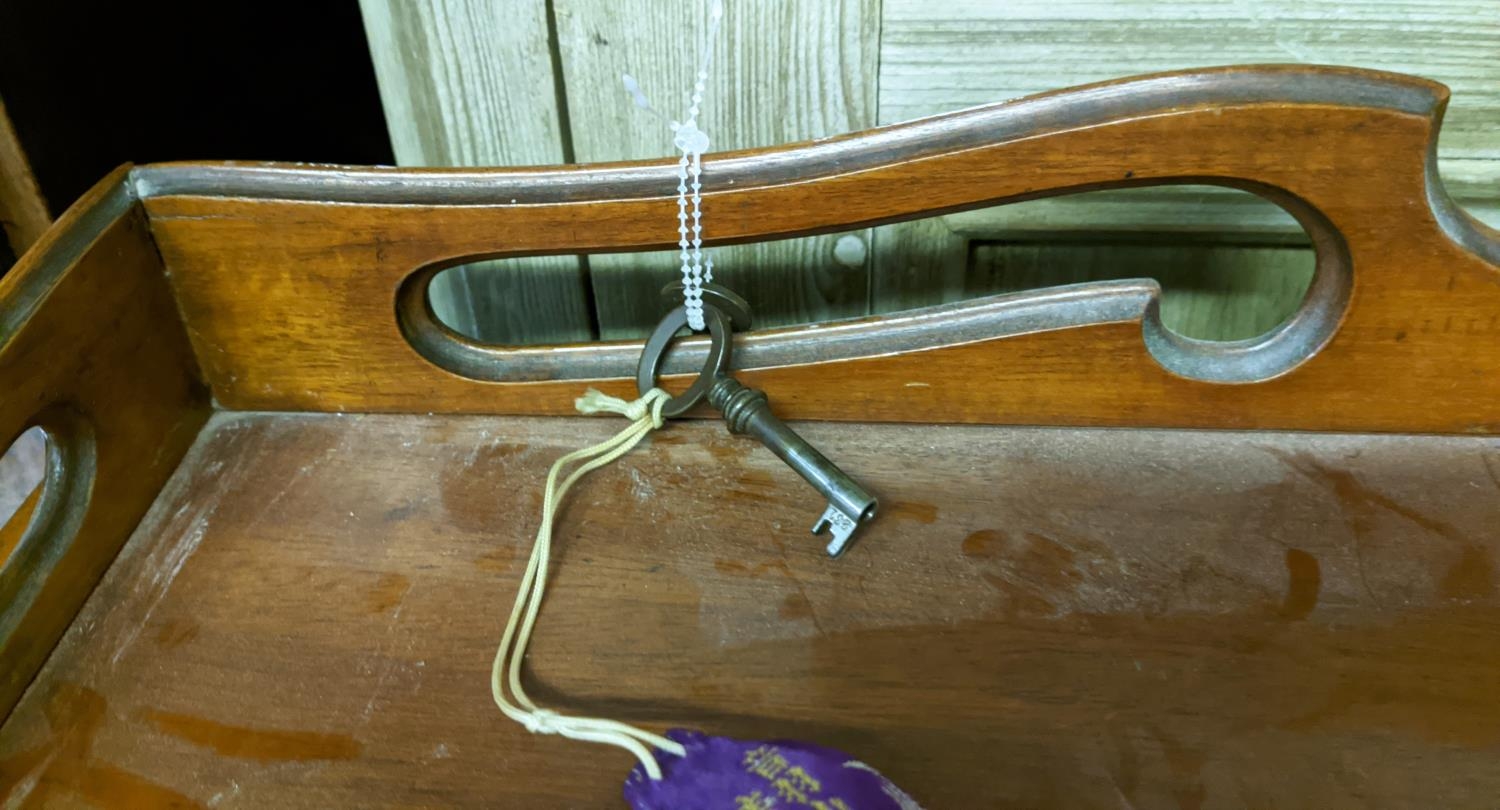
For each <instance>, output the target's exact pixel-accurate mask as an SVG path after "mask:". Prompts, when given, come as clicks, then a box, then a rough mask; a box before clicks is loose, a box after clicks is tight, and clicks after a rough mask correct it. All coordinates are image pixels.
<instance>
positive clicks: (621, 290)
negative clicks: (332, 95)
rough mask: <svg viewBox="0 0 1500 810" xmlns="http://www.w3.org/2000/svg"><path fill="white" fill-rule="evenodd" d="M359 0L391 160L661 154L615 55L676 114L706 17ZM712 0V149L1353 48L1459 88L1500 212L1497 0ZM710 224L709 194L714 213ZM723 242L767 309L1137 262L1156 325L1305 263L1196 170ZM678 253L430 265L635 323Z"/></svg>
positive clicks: (1096, 272) (686, 3) (1269, 309)
mask: <svg viewBox="0 0 1500 810" xmlns="http://www.w3.org/2000/svg"><path fill="white" fill-rule="evenodd" d="M361 3H362V7H363V9H364V13H365V20H366V27H367V29H368V32H369V38H370V47H371V52H372V55H373V57H374V60H375V64H376V67H377V73H378V76H379V79H380V83H381V92H382V98H383V100H384V102H385V106H386V114H387V119H388V121H389V124H390V128H391V133H392V140H393V142H394V143H395V146H396V155H397V159H398V160H399V161H400V162H401V163H403V164H405V165H526V164H542V163H557V162H564V161H572V160H577V161H604V160H621V159H636V158H648V157H660V156H666V155H669V154H670V153H671V143H670V133H669V132H668V131H667V129H666V128H665V126H663V125H662V124H661V123H660V122H659V121H657V120H656V119H654V118H652V117H651V116H650V115H648V114H646V113H643V112H641V111H639V110H637V109H635V107H634V106H633V105H632V104H631V103H630V100H629V97H628V96H627V95H626V94H625V93H624V92H623V90H622V89H621V86H620V79H619V76H620V74H621V73H625V72H628V73H630V74H632V75H634V76H635V77H637V78H638V79H639V80H640V82H641V85H642V87H643V88H644V89H645V90H646V92H647V94H648V95H649V96H650V97H651V99H652V101H653V103H654V105H655V106H656V107H657V108H658V109H659V110H661V112H662V113H663V114H664V115H666V116H668V117H672V118H677V117H680V116H681V115H682V112H683V110H682V108H683V107H685V106H686V102H685V91H686V90H687V89H688V88H689V86H690V84H691V81H692V78H693V73H694V71H695V69H696V61H697V58H698V54H699V52H700V50H701V46H702V43H703V41H704V36H705V30H706V23H705V17H706V14H705V11H706V8H707V3H706V2H703V3H699V2H695V0H619V1H611V0H411V1H410V2H398V0H361ZM726 9H727V16H726V20H725V26H724V30H723V31H721V33H720V36H719V38H718V40H717V43H716V48H717V52H716V55H715V63H714V67H713V70H712V79H711V85H710V89H709V93H708V99H707V102H706V104H705V109H704V116H703V118H704V119H705V122H706V124H705V128H706V129H707V130H708V131H709V133H710V134H711V135H712V136H713V138H714V143H713V148H714V149H715V150H721V149H736V148H743V147H755V146H769V145H774V144H778V143H785V142H789V141H795V140H802V139H807V138H817V137H822V136H826V135H833V134H837V133H840V132H845V131H850V130H857V129H863V128H867V127H869V126H873V125H876V124H887V123H894V122H897V121H902V120H907V119H910V118H914V117H919V116H926V115H933V114H937V113H942V112H947V111H950V110H954V109H960V108H963V107H969V106H974V105H977V104H986V103H991V102H995V101H1003V100H1006V99H1011V98H1016V97H1020V96H1025V95H1029V94H1032V93H1037V92H1042V91H1046V90H1052V89H1057V88H1062V87H1068V86H1072V85H1076V84H1081V83H1087V82H1094V81H1102V80H1107V79H1112V78H1117V77H1122V76H1129V75H1134V74H1139V73H1145V72H1152V71H1161V70H1170V69H1175V68H1185V67H1201V66H1207V65H1224V64H1239V63H1255V62H1302V63H1322V64H1344V65H1355V66H1360V67H1370V68H1379V69H1385V70H1394V71H1400V72H1404V73H1412V74H1417V75H1421V76H1425V77H1428V78H1432V79H1435V80H1437V81H1441V82H1443V83H1445V84H1447V85H1448V86H1450V87H1451V88H1452V89H1453V91H1454V97H1453V103H1452V106H1451V107H1450V109H1449V112H1448V118H1447V123H1446V126H1445V127H1444V132H1443V138H1442V142H1441V143H1440V145H1439V155H1440V167H1441V170H1442V173H1443V177H1444V180H1445V182H1446V183H1447V185H1448V187H1449V190H1450V191H1451V192H1452V193H1453V194H1454V196H1455V197H1457V198H1458V200H1459V201H1460V202H1461V203H1462V204H1463V205H1465V207H1467V208H1468V209H1469V210H1470V211H1471V212H1473V213H1474V214H1476V215H1477V216H1479V217H1480V218H1481V219H1483V220H1485V221H1487V222H1489V223H1490V224H1493V225H1500V3H1497V2H1496V0H1461V2H1451V3H1431V2H1422V1H1421V0H1357V1H1356V2H1345V3H1338V4H1327V3H1321V2H1314V1H1313V0H1266V1H1265V2H1261V1H1260V0H1257V2H1249V3H1231V2H1224V0H1185V2H1180V3H1173V4H1160V3H1154V2H1145V0H1110V1H1109V2H1105V1H1104V0H1009V1H1008V2H1004V3H1000V2H992V0H950V1H949V2H943V3H933V2H931V0H838V1H837V2H832V1H825V0H729V1H728V2H727V3H726ZM1016 170H1017V171H1025V167H1019V166H1018V167H1016ZM830 204H834V203H833V202H832V201H831V203H830ZM712 221H713V220H712V212H711V211H709V212H708V213H707V215H706V222H708V223H709V225H708V227H709V228H710V230H711V229H712ZM670 224H671V223H670V222H669V223H665V224H664V227H670ZM840 239H842V240H843V241H842V243H841V242H840V241H839V240H840ZM836 245H838V246H840V247H841V249H840V250H839V251H838V252H837V255H835V250H834V247H835V246H836ZM715 257H716V265H717V272H718V275H719V276H720V277H721V278H722V279H724V280H725V281H727V282H728V283H729V284H730V286H732V287H734V288H735V289H737V290H739V291H740V292H742V293H743V294H745V295H746V297H747V298H749V300H750V301H751V302H752V304H753V305H754V307H755V311H756V314H757V316H758V319H757V322H758V324H759V325H772V324H783V323H799V322H808V321H817V320H826V319H833V318H840V317H847V316H850V315H859V314H864V313H867V312H872V311H873V312H885V311H893V310H899V309H904V308H909V307H913V306H921V305H926V304H932V303H939V302H944V301H953V300H960V299H963V298H967V297H975V296H982V295H986V294H989V293H992V292H998V291H1007V290H1013V289H1024V288H1027V287H1036V286H1047V285H1050V284H1057V283H1067V282H1069V281H1077V280H1086V279H1095V278H1106V277H1139V276H1150V277H1154V278H1157V279H1158V280H1160V281H1162V282H1163V283H1164V286H1165V287H1166V289H1167V290H1168V294H1167V295H1166V297H1165V299H1164V304H1163V311H1164V313H1165V316H1166V317H1167V319H1168V323H1169V325H1170V326H1172V327H1173V328H1174V329H1177V330H1179V331H1181V332H1183V333H1184V334H1189V335H1193V336H1195V337H1207V338H1218V339H1233V338H1238V337H1247V336H1250V335H1253V334H1256V333H1258V332H1259V331H1262V330H1264V329H1265V328H1268V327H1269V326H1271V325H1274V324H1276V323H1278V322H1279V321H1280V320H1281V319H1282V318H1283V317H1285V315H1286V314H1288V313H1289V312H1290V311H1291V310H1292V309H1293V308H1294V307H1295V306H1296V304H1297V302H1298V301H1299V300H1300V297H1301V293H1302V290H1303V289H1304V288H1305V285H1306V279H1307V278H1308V277H1309V276H1310V273H1311V267H1312V257H1311V254H1310V251H1309V250H1308V249H1307V247H1306V240H1305V238H1304V237H1303V236H1302V234H1301V232H1300V231H1299V230H1298V229H1297V227H1296V225H1295V223H1294V222H1293V221H1292V220H1291V218H1290V217H1289V216H1287V215H1286V214H1285V213H1283V212H1282V211H1280V209H1278V208H1276V207H1274V206H1272V205H1270V204H1269V203H1266V202H1264V201H1261V200H1259V199H1258V198H1255V197H1253V196H1251V195H1249V194H1245V193H1242V192H1236V191H1228V190H1223V189H1215V188H1206V187H1175V188H1170V189H1139V190H1128V191H1109V192H1096V193H1093V194H1087V195H1077V196H1073V197H1067V198H1057V199H1051V200H1041V201H1035V202H1030V203H1022V204H1016V205H1011V206H1005V207H997V208H993V209H986V210H982V211H973V212H967V213H964V214H957V215H951V216H946V217H939V218H934V219H932V220H925V221H921V222H915V223H906V224H901V225H893V226H886V227H882V228H876V229H873V230H864V231H858V232H854V233H851V234H846V235H842V236H840V235H830V236H823V237H817V238H813V239H804V240H795V241H786V242H777V243H769V244H760V245H748V246H739V247H735V248H729V249H720V250H717V251H716V252H715ZM676 275H677V273H676V261H675V258H674V257H673V255H672V254H629V255H601V256H593V257H586V258H571V257H549V258H544V259H527V260H516V261H506V262H495V263H487V264H486V265H485V266H483V267H475V266H470V267H469V268H466V269H465V270H463V271H461V273H449V274H445V275H444V276H443V277H440V278H441V279H442V283H441V284H438V285H435V289H434V303H435V304H436V305H437V306H438V307H439V310H440V313H441V314H444V316H445V319H446V320H448V321H449V322H450V323H451V324H452V325H454V326H455V327H456V328H459V329H460V330H461V331H465V332H467V333H469V334H472V335H476V336H478V337H480V338H482V339H486V340H492V341H500V342H532V343H538V342H542V343H545V342H550V341H553V340H558V339H566V338H578V337H586V336H593V335H597V336H602V337H606V338H614V337H630V336H639V335H640V334H641V333H642V332H643V331H644V330H645V329H646V328H648V327H649V325H650V324H651V323H654V322H655V320H656V319H657V318H658V317H659V316H660V314H661V310H662V307H663V304H662V302H661V301H660V299H659V297H658V293H657V291H658V289H659V288H660V287H661V286H662V285H663V284H665V283H666V282H668V281H670V280H673V279H674V278H675V277H676Z"/></svg>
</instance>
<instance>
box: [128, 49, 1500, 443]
mask: <svg viewBox="0 0 1500 810" xmlns="http://www.w3.org/2000/svg"><path fill="white" fill-rule="evenodd" d="M1446 97H1447V94H1446V90H1445V89H1444V88H1443V87H1441V86H1440V85H1437V84H1434V83H1431V82H1427V81H1423V80H1419V79H1413V78H1408V77H1401V76H1396V75H1392V74H1381V73H1373V72H1367V71H1356V70H1343V69H1332V68H1308V67H1251V68H1231V69H1221V70H1205V71H1195V72H1183V73H1173V74H1164V75H1160V76H1151V77H1145V78H1140V79H1133V80H1127V81H1122V82H1115V83H1110V84H1103V85H1095V86H1092V87H1086V88H1080V89H1076V90H1070V91H1065V92H1059V93H1052V94H1047V95H1042V96H1037V97H1033V98H1029V99H1023V100H1020V101H1017V102H1012V103H1008V104H1003V105H997V106H991V107H983V108H977V109H974V110H968V111H964V112H959V113H954V114H952V115H947V116H940V117H937V118H931V119H924V120H921V121H916V122H911V123H908V124H902V125H897V126H893V127H888V128H884V129H880V130H875V131H872V132H868V133H863V134H857V135H851V136H846V137H842V138H836V139H830V140H826V141H819V142H814V143H809V144H801V145H796V146H790V147H785V148H779V149H773V150H766V151H760V152H747V153H736V154H729V155H718V156H713V157H711V158H710V159H708V160H706V164H705V178H706V179H705V184H706V196H707V201H706V203H705V205H706V206H708V207H709V209H710V210H712V211H713V212H714V233H713V236H714V241H715V242H716V243H726V242H740V241H748V240H756V239H768V238H780V237H787V236H797V235H804V234H808V233H814V232H823V231H830V230H838V229H843V228H850V227H857V226H863V225H869V224H874V223H881V222H890V221H894V220H899V219H908V218H914V217H920V216H926V215H933V214H939V213H944V212H949V211H955V210H961V209H965V208H973V207H977V206H985V205H993V204H996V203H1000V202H1009V201H1016V200H1023V199H1031V198H1035V197H1038V196H1044V195H1050V194H1062V193H1070V192H1076V191H1082V190H1089V189H1097V188H1104V187H1114V186H1123V185H1149V184H1157V183H1215V184H1220V185H1227V186H1235V187H1239V188H1245V189H1248V190H1251V191H1254V192H1256V193H1259V194H1262V195H1264V196H1267V197H1268V198H1270V199H1272V200H1274V201H1276V202H1277V203H1279V204H1281V205H1283V206H1285V207H1286V208H1288V210H1290V211H1292V212H1293V213H1294V214H1295V215H1296V216H1297V217H1298V218H1299V219H1300V221H1301V222H1302V224H1303V226H1304V227H1305V228H1306V229H1307V230H1308V232H1309V233H1310V234H1311V235H1312V237H1313V239H1314V242H1315V244H1316V246H1317V248H1318V272H1317V273H1316V275H1315V279H1314V282H1313V284H1312V287H1311V289H1310V290H1309V293H1308V298H1307V300H1306V302H1305V303H1304V305H1303V307H1302V309H1301V310H1300V311H1299V312H1298V314H1297V315H1296V316H1294V317H1293V318H1292V319H1291V320H1290V321H1289V322H1288V323H1286V324H1283V325H1282V326H1281V327H1280V328H1278V329H1277V330H1275V331H1273V332H1271V333H1269V334H1268V335H1264V336H1262V337H1260V338H1256V339H1254V340H1251V341H1243V342H1238V343H1228V344H1217V343H1203V342H1199V341H1192V340H1188V339H1185V338H1181V337H1179V336H1176V335H1173V334H1171V333H1170V332H1168V331H1167V330H1165V329H1164V328H1162V327H1161V324H1160V322H1159V320H1158V319H1157V316H1156V312H1155V306H1154V302H1153V301H1152V300H1151V295H1150V294H1149V290H1148V295H1147V296H1146V299H1145V300H1144V301H1142V300H1141V297H1140V289H1139V288H1120V287H1118V286H1116V287H1097V288H1088V289H1085V290H1082V291H1078V292H1075V293H1072V294H1071V295H1072V296H1073V301H1074V302H1075V303H1076V304H1078V305H1079V306H1086V307H1089V308H1092V309H1093V310H1097V311H1107V312H1109V313H1110V315H1108V316H1107V317H1099V318H1097V319H1095V320H1096V322H1089V319H1088V318H1086V317H1081V316H1080V313H1079V312H1078V311H1066V312H1057V313H1055V314H1056V317H1055V318H1054V319H1052V320H1048V319H1045V318H1044V319H1042V320H1041V321H1036V320H1032V321H1029V322H1026V323H1025V325H1024V326H1023V327H1020V328H1010V327H1009V326H1005V325H1003V324H1002V325H1001V327H999V328H998V330H997V331H993V332H989V333H982V332H981V333H976V332H972V331H969V332H963V333H961V334H952V335H950V337H949V338H944V339H941V340H934V339H933V338H932V333H931V332H923V331H922V330H912V329H909V328H908V329H906V332H907V337H908V338H911V339H912V342H911V343H910V344H909V345H905V346H900V347H896V348H894V349H893V348H891V347H890V346H889V345H885V348H882V349H879V350H877V351H871V352H869V354H872V355H875V356H860V354H861V353H860V352H858V350H857V349H856V350H853V351H852V352H846V353H841V354H838V355H837V356H835V357H826V356H825V355H824V351H825V348H826V347H825V345H824V344H823V343H822V341H821V338H822V336H823V335H826V334H828V333H829V332H828V328H827V327H822V328H802V329H791V330H780V331H777V332H773V333H766V334H763V335H755V336H751V337H750V338H747V341H746V350H745V351H744V352H742V353H741V354H742V355H743V357H744V358H747V359H748V358H753V357H755V356H756V355H757V354H763V355H765V356H769V357H774V358H775V359H774V360H773V361H769V362H768V363H767V364H766V367H764V368H757V369H756V370H754V371H752V372H749V373H748V374H747V377H754V378H755V380H756V384H758V385H760V386H762V387H764V388H766V389H767V390H768V391H769V392H770V393H771V394H772V396H773V397H774V398H775V399H776V401H777V404H778V408H780V409H782V410H784V411H785V412H786V413H787V414H788V415H789V416H792V417H802V418H826V419H859V420H909V421H923V422H935V421H937V422H942V421H953V422H1006V423H1046V424H1079V425H1081V424H1096V425H1157V426H1196V427H1266V428H1271V427H1276V428H1307V429H1334V430H1421V431H1453V432H1467V431H1493V430H1494V429H1495V428H1496V427H1497V426H1500V404H1497V403H1500V398H1497V397H1496V396H1495V394H1496V393H1497V386H1500V384H1497V383H1496V382H1495V380H1497V379H1500V376H1497V375H1500V350H1497V349H1496V348H1495V347H1496V346H1497V345H1500V344H1497V341H1496V337H1497V336H1500V285H1497V281H1500V274H1497V272H1496V266H1497V264H1500V244H1497V240H1496V237H1495V234H1494V232H1492V231H1489V230H1488V229H1485V228H1484V227H1483V226H1481V225H1478V224H1477V223H1475V222H1474V221H1473V220H1471V219H1469V218H1467V217H1466V216H1464V215H1463V214H1462V213H1461V212H1459V211H1456V210H1455V209H1454V208H1453V207H1452V205H1451V204H1450V203H1449V202H1448V201H1447V199H1446V196H1445V195H1444V194H1443V192H1442V190H1441V186H1440V184H1439V182H1438V180H1437V178H1436V176H1435V173H1434V172H1433V169H1432V157H1431V155H1432V148H1433V144H1434V142H1435V140H1436V134H1437V128H1438V125H1439V121H1440V118H1441V114H1442V110H1443V107H1444V105H1445V103H1446ZM672 171H673V169H672V166H671V164H670V163H669V162H666V161H663V162H656V163H642V164H620V165H610V166H594V167H564V168H541V169H518V170H494V171H462V172H449V171H411V170H392V169H353V168H342V167H313V168H294V167H282V166H237V165H228V164H226V165H184V164H178V165H164V166H154V167H143V168H141V169H138V170H136V172H135V174H134V176H133V181H134V183H135V187H136V190H137V192H138V193H139V194H140V195H141V196H142V197H143V201H144V205H145V207H146V210H147V211H148V213H149V214H150V217H151V223H152V228H153V231H154V233H155V235H156V238H157V242H158V244H159V246H160V248H161V251H162V255H163V258H164V260H165V262H166V264H167V267H168V270H169V272H170V274H171V279H172V282H173V285H174V289H175V291H176V294H177V297H178V300H179V302H180V304H181V306H182V311H183V313H184V317H185V319H186V321H187V324H188V328H189V332H190V334H191V335H192V337H193V341H194V346H195V348H196V350H197V354H198V357H199V359H200V361H201V362H202V364H203V366H204V371H205V374H206V377H207V379H208V381H209V382H210V384H211V386H212V388H213V390H214V394H215V396H216V398H217V400H218V401H219V402H220V403H221V404H222V405H224V406H226V407H230V408H244V409H282V410H302V409H306V410H345V411H348V410H362V411H430V410H435V409H436V410H444V411H458V412H505V413H562V412H567V411H569V410H570V408H571V400H572V398H573V396H575V395H576V393H577V392H578V390H579V389H580V387H581V384H580V380H582V379H588V380H590V381H591V382H592V383H593V384H599V385H601V386H602V387H605V388H607V389H608V390H610V391H612V392H614V393H619V394H628V393H629V392H630V385H629V382H628V379H626V378H627V377H628V373H629V370H628V368H627V367H626V363H625V360H626V359H628V358H629V356H630V354H631V352H632V350H633V347H634V345H635V344H618V345H613V346H612V345H604V344H598V345H585V346H568V347H562V348H561V351H557V350H550V351H538V350H535V349H529V350H528V349H515V348H505V347H485V346H477V345H473V344H465V343H464V342H463V341H461V340H458V339H456V338H455V337H454V336H451V335H443V334H441V333H440V332H438V331H437V330H436V329H435V327H434V326H433V325H432V324H431V323H430V322H429V321H424V320H423V318H422V317H421V316H422V314H423V313H422V311H421V308H420V307H419V306H417V305H415V304H413V301H417V300H419V299H415V298H413V297H412V293H411V292H410V290H411V289H413V288H416V289H420V285H410V284H408V286H407V288H406V289H407V292H406V293H405V295H403V294H402V290H403V284H404V283H407V282H408V281H409V280H411V279H412V278H413V274H415V273H418V272H420V271H422V269H423V268H429V269H430V268H433V267H438V266H443V265H445V264H452V263H455V262H459V261H462V260H467V259H471V258H476V257H493V256H518V255H528V254H538V253H560V252H575V251H613V250H648V249H654V248H662V247H666V246H669V245H670V244H672V242H673V240H674V239H675V232H674V231H672V230H671V229H670V228H668V227H667V224H668V223H670V222H671V217H670V212H671V211H672V210H673V209H672V205H673V202H672V200H671V198H670V197H669V196H667V194H668V193H669V192H670V189H671V188H672V186H673V183H672V182H669V175H671V173H672ZM1121 296H1125V298H1121ZM1127 299H1129V300H1127ZM1008 301H1009V303H1007V302H1006V301H1001V302H993V301H992V302H988V303H985V304H982V305H979V306H981V307H984V308H988V310H987V311H989V312H990V313H991V314H997V313H998V314H997V317H998V318H999V320H1001V321H1005V322H1007V323H1010V324H1011V326H1014V325H1015V324H1016V323H1020V322H1021V321H1020V320H1018V319H1012V318H1008V317H1005V315H1006V313H1005V310H1006V307H1007V306H1011V305H1013V306H1016V307H1029V308H1031V309H1032V310H1034V309H1035V302H1031V301H1028V299H1027V298H1026V297H1025V296H1022V297H1019V298H1015V299H1008ZM1132 301H1135V302H1136V303H1135V308H1134V309H1133V310H1132V309H1131V302H1132ZM1078 302H1083V303H1078ZM397 309H400V310H401V311H402V313H403V317H402V318H401V319H399V320H398V318H397V317H396V316H395V313H394V311H395V310H397ZM965 311H966V310H965V309H964V308H962V307H961V308H958V309H957V310H950V311H942V312H939V313H937V314H936V315H934V314H933V313H922V314H918V315H915V316H913V315H909V314H903V315H899V316H892V317H889V318H885V319H877V320H875V321H874V322H870V323H865V324H855V325H849V326H844V327H839V329H842V330H844V331H845V332H846V333H847V332H848V331H849V330H855V331H862V332H864V333H865V334H867V335H870V336H879V335H881V334H882V333H883V332H885V331H886V330H888V329H894V330H898V331H899V330H900V329H902V328H904V327H907V326H909V325H910V323H911V319H912V318H913V317H916V318H917V319H919V320H920V319H925V320H926V321H927V322H928V323H931V324H936V326H934V328H938V329H940V328H941V327H942V322H943V321H944V320H945V319H947V318H949V317H953V316H956V315H958V314H961V313H963V312H965ZM971 314H972V313H971ZM970 320H973V318H970ZM403 324H404V328H405V332H406V333H407V334H406V335H403ZM949 331H950V332H951V331H952V330H949ZM407 335H410V336H412V338H413V340H414V342H415V343H416V345H417V346H419V347H423V351H422V352H420V353H419V352H418V351H417V350H415V349H414V348H413V345H412V343H409V342H408V340H407ZM887 344H888V341H887ZM751 347H757V348H751ZM761 347H763V348H761ZM424 354H425V356H424ZM616 378H618V379H616ZM832 378H837V379H839V380H840V383H839V388H840V390H841V392H842V393H841V394H840V395H839V396H831V395H828V394H827V393H826V391H827V390H828V388H827V386H826V385H822V384H820V383H825V382H826V381H827V380H829V379H832ZM1222 383H1243V384H1240V385H1224V384H1222Z"/></svg>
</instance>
